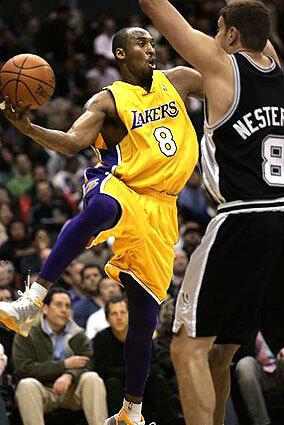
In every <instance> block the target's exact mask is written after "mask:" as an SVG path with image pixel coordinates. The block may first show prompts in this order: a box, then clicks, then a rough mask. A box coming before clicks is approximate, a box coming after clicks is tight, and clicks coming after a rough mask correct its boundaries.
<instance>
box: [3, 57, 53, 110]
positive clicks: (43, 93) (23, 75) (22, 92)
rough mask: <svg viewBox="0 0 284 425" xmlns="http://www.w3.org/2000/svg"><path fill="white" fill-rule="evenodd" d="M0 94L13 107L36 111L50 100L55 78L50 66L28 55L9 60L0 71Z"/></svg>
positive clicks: (39, 58) (41, 59)
mask: <svg viewBox="0 0 284 425" xmlns="http://www.w3.org/2000/svg"><path fill="white" fill-rule="evenodd" d="M0 87H1V94H2V97H3V98H4V99H7V98H8V100H9V101H10V102H11V104H12V105H13V106H21V107H24V108H29V109H37V108H39V107H40V106H42V105H44V104H45V103H47V102H48V101H49V99H50V98H51V96H52V94H53V91H54V87H55V77H54V73H53V70H52V69H51V67H50V65H49V64H48V63H47V62H46V61H45V60H44V59H43V58H41V57H40V56H37V55H32V54H30V53H26V54H21V55H17V56H14V57H13V58H11V59H9V60H8V61H7V62H6V63H5V64H4V65H3V67H2V68H1V71H0Z"/></svg>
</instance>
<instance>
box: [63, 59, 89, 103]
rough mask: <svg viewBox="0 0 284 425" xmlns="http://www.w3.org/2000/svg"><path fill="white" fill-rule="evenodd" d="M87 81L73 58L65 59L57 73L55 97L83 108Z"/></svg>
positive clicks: (85, 99)
mask: <svg viewBox="0 0 284 425" xmlns="http://www.w3.org/2000/svg"><path fill="white" fill-rule="evenodd" d="M86 88H87V80H86V77H85V74H84V72H83V71H82V70H81V68H80V66H79V65H78V63H77V61H76V58H75V57H74V56H71V57H68V58H66V59H65V61H64V63H63V66H62V70H61V71H60V72H59V73H58V78H57V85H56V95H57V96H59V97H63V98H66V99H70V100H71V101H72V102H74V103H76V104H78V105H81V106H83V105H84V104H85V103H86V101H87V100H88V98H87V97H86Z"/></svg>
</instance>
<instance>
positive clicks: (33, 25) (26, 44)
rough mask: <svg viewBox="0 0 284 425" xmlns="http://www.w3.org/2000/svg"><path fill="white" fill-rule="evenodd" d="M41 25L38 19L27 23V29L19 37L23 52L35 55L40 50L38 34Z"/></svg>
mask: <svg viewBox="0 0 284 425" xmlns="http://www.w3.org/2000/svg"><path fill="white" fill-rule="evenodd" d="M40 30H41V25H40V22H39V19H38V18H31V19H30V20H29V21H28V23H27V28H26V30H25V31H23V32H22V34H21V36H20V44H21V48H22V50H23V51H24V52H29V53H33V54H37V53H38V52H39V50H40V46H39V33H40Z"/></svg>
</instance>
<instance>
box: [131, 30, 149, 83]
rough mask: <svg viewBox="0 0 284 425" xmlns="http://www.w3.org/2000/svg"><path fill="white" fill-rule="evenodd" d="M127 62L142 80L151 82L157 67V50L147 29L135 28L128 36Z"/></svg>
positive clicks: (135, 74) (132, 71)
mask: <svg viewBox="0 0 284 425" xmlns="http://www.w3.org/2000/svg"><path fill="white" fill-rule="evenodd" d="M125 64H126V65H127V68H128V69H129V71H130V72H131V73H132V74H133V75H134V76H135V77H137V79H139V80H140V81H146V82H150V81H151V80H152V76H153V71H154V69H155V68H156V50H155V47H154V40H153V37H151V35H150V34H149V33H148V31H145V30H142V29H141V30H133V32H132V33H131V34H130V35H129V38H128V46H127V51H126V52H125Z"/></svg>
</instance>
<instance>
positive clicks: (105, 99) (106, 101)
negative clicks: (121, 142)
mask: <svg viewBox="0 0 284 425" xmlns="http://www.w3.org/2000/svg"><path fill="white" fill-rule="evenodd" d="M98 109H100V110H101V111H103V112H104V113H105V116H106V117H107V118H110V119H111V118H114V119H116V118H118V113H117V110H116V105H115V100H114V98H113V95H112V94H111V92H110V91H109V90H102V91H100V92H99V93H96V94H94V96H92V97H91V98H90V99H89V100H88V101H87V103H86V105H85V110H86V111H90V112H96V111H97V110H98Z"/></svg>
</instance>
